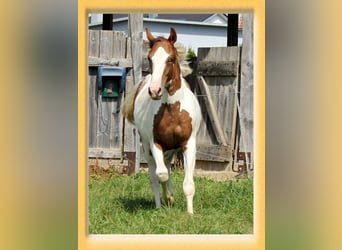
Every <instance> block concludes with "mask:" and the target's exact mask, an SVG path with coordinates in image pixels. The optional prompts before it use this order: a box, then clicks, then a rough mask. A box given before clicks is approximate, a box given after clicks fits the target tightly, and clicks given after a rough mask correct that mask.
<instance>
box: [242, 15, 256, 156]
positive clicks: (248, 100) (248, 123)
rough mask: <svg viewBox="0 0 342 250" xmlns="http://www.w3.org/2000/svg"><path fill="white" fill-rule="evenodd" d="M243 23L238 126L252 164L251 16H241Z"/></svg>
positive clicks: (245, 150)
mask: <svg viewBox="0 0 342 250" xmlns="http://www.w3.org/2000/svg"><path fill="white" fill-rule="evenodd" d="M243 21H244V27H243V47H242V53H241V104H240V112H241V113H240V124H241V136H242V144H243V147H244V149H243V150H244V152H245V153H247V152H251V160H252V163H253V125H254V124H253V15H252V14H243ZM246 159H248V157H246Z"/></svg>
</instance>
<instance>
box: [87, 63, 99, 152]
mask: <svg viewBox="0 0 342 250" xmlns="http://www.w3.org/2000/svg"><path fill="white" fill-rule="evenodd" d="M96 79H97V78H96V70H95V69H89V75H88V96H89V98H88V135H89V138H88V145H89V147H90V148H93V147H96V120H97V82H96Z"/></svg>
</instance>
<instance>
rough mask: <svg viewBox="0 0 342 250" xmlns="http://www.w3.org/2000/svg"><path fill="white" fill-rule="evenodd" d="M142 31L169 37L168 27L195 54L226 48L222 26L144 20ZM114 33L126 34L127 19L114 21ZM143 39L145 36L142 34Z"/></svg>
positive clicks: (240, 39) (240, 32)
mask: <svg viewBox="0 0 342 250" xmlns="http://www.w3.org/2000/svg"><path fill="white" fill-rule="evenodd" d="M143 25H144V31H145V28H146V27H148V28H150V29H151V31H152V34H153V35H154V36H164V37H168V36H169V31H170V27H173V28H175V29H176V31H177V36H178V41H179V42H180V43H182V44H183V45H184V46H185V47H187V48H191V49H193V50H194V51H195V52H196V53H197V49H198V48H203V47H226V46H227V27H226V26H225V25H222V24H217V25H215V24H204V23H194V22H184V21H182V22H178V21H171V20H168V21H162V20H151V19H144V23H143ZM89 29H101V24H98V25H91V26H89ZM113 29H114V30H116V31H124V32H126V33H127V31H128V24H127V19H124V20H121V21H116V22H114V24H113ZM143 38H144V39H146V34H145V32H143ZM238 43H239V45H241V43H242V31H241V30H239V38H238Z"/></svg>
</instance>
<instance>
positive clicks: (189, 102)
mask: <svg viewBox="0 0 342 250" xmlns="http://www.w3.org/2000/svg"><path fill="white" fill-rule="evenodd" d="M146 36H147V38H148V40H149V42H150V48H151V49H150V51H149V53H148V60H149V62H150V70H151V74H149V75H147V76H146V77H145V78H144V79H143V80H142V81H141V82H140V84H138V86H137V87H136V89H135V91H133V94H131V95H130V97H127V98H126V101H125V104H124V107H123V114H124V116H125V117H126V118H127V119H128V120H129V121H130V122H131V123H133V124H135V126H136V127H137V129H138V131H139V134H140V137H141V141H142V145H143V149H144V155H145V158H146V160H147V162H148V166H149V176H150V182H151V186H152V189H153V192H154V197H155V203H156V207H157V208H160V207H161V200H160V196H159V184H161V185H162V188H163V197H164V200H165V202H167V203H168V204H169V205H173V204H174V202H175V199H174V197H173V191H172V186H171V175H170V166H171V160H172V158H173V155H174V153H175V152H177V151H179V150H180V151H181V152H182V153H183V159H184V171H185V178H184V182H183V191H184V194H185V197H186V201H187V211H188V212H189V213H191V214H192V213H193V197H194V194H195V184H194V180H193V175H194V169H195V161H196V134H197V132H198V129H199V125H200V121H201V110H200V106H199V104H198V101H197V99H196V97H195V95H194V94H193V93H192V91H191V90H190V88H189V85H188V83H187V82H186V81H185V79H184V78H183V77H182V75H181V69H180V64H179V61H178V57H177V49H176V48H175V46H174V44H175V42H176V40H177V34H176V31H175V30H174V29H173V28H171V29H170V35H169V37H168V39H166V38H164V37H156V38H155V37H154V36H153V35H152V34H151V31H150V30H149V29H148V28H147V29H146Z"/></svg>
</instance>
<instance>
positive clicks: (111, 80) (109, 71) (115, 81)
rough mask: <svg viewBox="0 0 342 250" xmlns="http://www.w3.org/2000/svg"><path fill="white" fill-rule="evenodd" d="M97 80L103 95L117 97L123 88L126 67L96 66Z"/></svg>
mask: <svg viewBox="0 0 342 250" xmlns="http://www.w3.org/2000/svg"><path fill="white" fill-rule="evenodd" d="M97 80H98V88H99V90H101V91H102V96H103V97H112V98H115V97H119V95H120V93H121V92H122V91H123V90H124V89H125V84H126V68H122V67H98V73H97Z"/></svg>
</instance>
